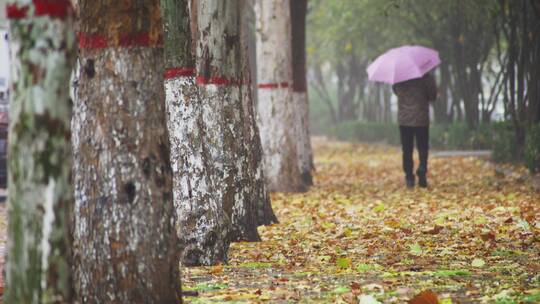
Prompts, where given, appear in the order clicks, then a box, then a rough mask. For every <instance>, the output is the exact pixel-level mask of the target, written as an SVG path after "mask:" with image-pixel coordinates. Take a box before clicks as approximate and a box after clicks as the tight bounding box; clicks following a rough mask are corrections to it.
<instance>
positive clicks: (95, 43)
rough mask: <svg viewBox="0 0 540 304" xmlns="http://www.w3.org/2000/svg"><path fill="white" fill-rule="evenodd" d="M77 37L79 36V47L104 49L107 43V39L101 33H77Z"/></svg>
mask: <svg viewBox="0 0 540 304" xmlns="http://www.w3.org/2000/svg"><path fill="white" fill-rule="evenodd" d="M77 37H78V38H79V48H80V49H104V48H107V45H108V43H107V39H106V38H105V37H104V36H102V35H98V34H93V35H88V34H83V33H79V34H78V35H77Z"/></svg>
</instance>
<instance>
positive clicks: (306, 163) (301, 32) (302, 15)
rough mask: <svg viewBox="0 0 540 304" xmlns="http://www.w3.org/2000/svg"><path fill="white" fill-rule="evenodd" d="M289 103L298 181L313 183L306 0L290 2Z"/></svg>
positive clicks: (308, 184)
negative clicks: (291, 90) (296, 157)
mask: <svg viewBox="0 0 540 304" xmlns="http://www.w3.org/2000/svg"><path fill="white" fill-rule="evenodd" d="M290 12H291V46H292V77H293V104H294V106H295V107H296V110H295V114H296V115H297V117H296V119H295V120H294V124H295V130H296V139H297V142H296V151H297V153H298V166H299V169H300V174H301V175H302V180H303V181H304V184H305V185H307V186H311V185H313V176H312V175H311V171H312V169H313V167H314V166H313V151H312V149H311V141H310V132H309V102H308V94H307V77H306V14H307V0H294V1H290Z"/></svg>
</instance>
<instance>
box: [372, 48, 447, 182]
mask: <svg viewBox="0 0 540 304" xmlns="http://www.w3.org/2000/svg"><path fill="white" fill-rule="evenodd" d="M440 63H441V59H440V58H439V53H438V52H437V51H436V50H433V49H430V48H427V47H424V46H420V45H405V46H401V47H398V48H393V49H390V50H388V51H387V52H385V53H384V54H382V55H380V56H379V57H377V59H375V61H373V62H372V63H371V64H370V65H369V66H368V68H367V72H368V78H369V80H371V81H377V82H384V83H388V84H391V85H392V89H393V91H394V93H395V94H396V95H397V97H398V123H399V131H400V133H401V146H402V149H403V171H405V182H406V185H407V187H409V188H412V187H414V185H415V176H414V174H413V169H414V163H413V151H414V139H415V138H416V147H417V149H418V156H419V158H420V165H419V166H418V169H417V170H416V175H417V176H418V185H419V186H420V187H424V188H426V187H427V186H428V183H427V172H428V151H429V103H430V102H431V101H435V99H436V98H437V85H436V84H435V78H433V75H431V74H429V71H431V70H432V69H434V68H435V67H437V66H438V65H439V64H440Z"/></svg>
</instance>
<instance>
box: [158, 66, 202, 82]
mask: <svg viewBox="0 0 540 304" xmlns="http://www.w3.org/2000/svg"><path fill="white" fill-rule="evenodd" d="M193 76H195V68H170V69H166V70H165V73H163V77H164V78H165V79H173V78H179V77H193Z"/></svg>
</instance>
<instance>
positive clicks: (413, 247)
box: [409, 243, 423, 255]
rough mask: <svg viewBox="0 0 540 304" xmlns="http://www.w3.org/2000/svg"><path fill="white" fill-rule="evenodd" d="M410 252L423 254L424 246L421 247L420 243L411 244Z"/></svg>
mask: <svg viewBox="0 0 540 304" xmlns="http://www.w3.org/2000/svg"><path fill="white" fill-rule="evenodd" d="M409 248H410V253H411V254H414V255H421V254H422V252H423V251H422V247H420V244H418V243H415V244H414V245H410V246H409Z"/></svg>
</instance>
